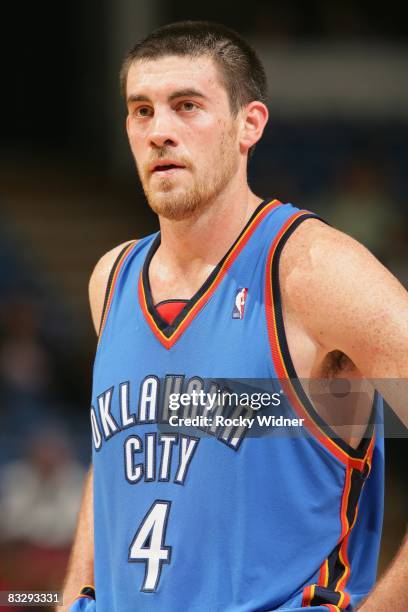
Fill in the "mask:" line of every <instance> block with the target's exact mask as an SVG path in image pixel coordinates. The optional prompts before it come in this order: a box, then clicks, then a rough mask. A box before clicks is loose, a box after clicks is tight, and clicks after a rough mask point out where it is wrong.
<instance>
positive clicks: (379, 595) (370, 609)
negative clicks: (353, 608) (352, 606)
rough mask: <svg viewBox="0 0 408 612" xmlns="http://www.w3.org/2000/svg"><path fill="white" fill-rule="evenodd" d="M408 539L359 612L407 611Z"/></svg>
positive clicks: (407, 538)
mask: <svg viewBox="0 0 408 612" xmlns="http://www.w3.org/2000/svg"><path fill="white" fill-rule="evenodd" d="M407 584H408V537H406V538H405V540H404V542H403V544H402V546H401V548H400V550H399V552H398V554H397V556H396V557H395V559H394V561H393V563H392V565H391V567H390V568H389V569H388V571H387V572H386V574H385V576H384V577H383V578H382V579H381V580H380V581H379V582H378V584H377V586H376V587H375V589H374V591H373V592H372V593H371V594H370V595H369V596H368V598H367V599H366V600H365V601H364V602H363V604H362V605H361V607H360V608H358V610H359V612H389V611H390V610H392V611H393V612H404V611H405V610H406V609H407V590H406V589H407Z"/></svg>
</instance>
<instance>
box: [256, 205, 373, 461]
mask: <svg viewBox="0 0 408 612" xmlns="http://www.w3.org/2000/svg"><path fill="white" fill-rule="evenodd" d="M306 219H318V220H319V221H322V222H323V223H325V224H326V225H330V224H329V223H327V221H325V220H324V219H322V218H321V217H319V216H318V215H316V214H315V213H311V212H309V211H307V210H301V211H299V212H297V213H295V214H293V215H292V216H291V217H289V219H287V221H286V222H285V223H284V224H283V226H282V228H281V230H280V231H279V233H278V235H277V236H276V238H275V240H274V242H273V244H272V246H271V248H270V251H269V255H268V260H267V266H266V296H265V306H266V318H267V327H268V336H269V343H270V347H271V354H272V361H273V364H274V367H275V370H276V373H277V376H278V378H279V379H280V381H281V384H282V383H283V382H284V386H285V387H286V388H285V394H286V395H287V397H288V398H289V399H290V401H291V405H292V406H293V408H294V409H295V411H296V412H297V413H298V414H299V415H300V416H301V417H303V418H305V427H306V428H307V430H308V431H309V432H310V433H311V434H312V436H313V437H315V438H317V439H318V440H319V442H321V443H322V444H323V446H325V447H326V449H327V450H328V451H329V452H330V453H331V454H332V455H334V456H335V457H336V458H337V459H339V460H340V461H341V462H342V463H343V464H346V465H351V466H352V467H354V468H355V469H357V470H359V471H364V470H365V469H366V464H367V460H368V457H369V454H370V451H371V450H372V442H373V438H374V435H373V434H374V421H375V407H376V404H377V395H378V394H377V391H375V393H374V398H373V406H372V409H371V416H370V419H369V423H368V425H367V428H366V430H365V432H364V434H363V437H362V439H361V442H360V444H359V446H358V447H357V448H356V449H354V448H353V447H352V446H350V445H349V444H347V442H345V441H344V440H343V439H342V438H340V437H339V435H338V434H336V433H335V432H334V430H333V429H331V427H330V426H329V425H328V423H326V422H325V421H324V420H323V419H322V417H321V416H320V415H319V414H318V413H317V411H316V410H315V408H314V406H313V404H312V402H311V401H310V399H309V397H308V396H307V394H306V392H305V391H304V389H303V386H302V384H301V382H300V380H299V378H298V376H297V373H296V370H295V367H294V365H293V362H292V358H291V355H290V352H289V347H288V343H287V339H286V332H285V327H284V322H283V310H282V300H281V292H280V282H279V261H280V255H281V252H282V249H283V247H284V245H285V244H286V241H287V240H288V238H289V237H290V236H291V235H292V233H293V232H294V231H295V230H296V228H297V227H298V226H299V225H300V224H301V223H302V222H303V221H305V220H306Z"/></svg>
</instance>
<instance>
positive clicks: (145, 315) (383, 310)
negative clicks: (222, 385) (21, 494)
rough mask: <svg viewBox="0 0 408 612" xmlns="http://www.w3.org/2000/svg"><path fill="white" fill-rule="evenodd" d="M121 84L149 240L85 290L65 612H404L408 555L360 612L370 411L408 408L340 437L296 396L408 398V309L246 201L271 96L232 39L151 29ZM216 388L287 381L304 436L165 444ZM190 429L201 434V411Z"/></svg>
mask: <svg viewBox="0 0 408 612" xmlns="http://www.w3.org/2000/svg"><path fill="white" fill-rule="evenodd" d="M122 84H123V90H124V95H125V99H126V103H127V107H128V116H127V121H126V127H127V133H128V136H129V142H130V146H131V149H132V153H133V155H134V158H135V161H136V165H137V170H138V173H139V176H140V179H141V181H142V184H143V188H144V191H145V194H146V199H147V201H148V203H149V205H150V206H151V208H152V209H153V210H154V211H155V212H156V213H157V215H158V218H159V222H160V233H157V234H154V235H152V236H148V237H146V238H142V239H141V240H139V241H137V240H131V241H130V242H128V243H125V244H124V245H120V246H118V247H117V248H115V249H113V250H112V251H111V252H109V253H107V254H106V255H105V256H104V257H102V259H101V260H100V261H99V263H98V264H97V266H96V268H95V270H94V272H93V274H92V277H91V280H90V300H91V309H92V316H93V320H94V323H95V327H96V329H97V330H98V332H99V344H98V349H97V354H96V360H95V366H94V381H93V394H92V408H91V424H92V434H93V448H94V450H93V468H92V469H91V471H90V474H89V478H88V481H87V485H86V489H85V494H84V499H83V505H82V509H81V512H80V517H79V522H78V529H77V535H76V538H75V543H74V547H73V552H72V556H71V562H70V567H69V571H68V576H67V579H66V585H65V591H64V599H65V602H66V604H65V605H66V607H67V608H68V607H69V606H70V608H69V609H70V610H72V611H76V610H95V609H97V610H98V612H136V611H139V610H140V611H143V612H148V611H161V612H181V611H182V612H188V611H191V612H238V611H239V612H254V611H260V610H265V611H266V610H276V609H279V610H292V611H300V610H302V609H303V608H307V607H311V608H313V609H314V610H319V611H324V610H326V611H327V610H332V611H335V610H354V609H356V608H357V607H358V606H359V605H360V604H361V602H363V601H364V600H365V602H364V603H363V604H362V607H361V610H363V611H364V612H371V611H374V610H375V611H376V612H380V611H381V610H385V609H387V610H390V609H391V610H393V611H397V610H401V611H402V610H405V609H406V603H405V585H406V581H407V576H408V570H407V567H408V565H407V546H405V547H404V549H403V550H402V552H401V554H400V556H399V558H398V559H397V560H396V561H395V563H394V565H393V567H392V569H391V570H390V571H389V573H388V575H387V576H386V577H385V578H384V579H383V581H382V582H381V583H380V584H379V585H378V587H377V588H376V589H375V590H374V592H373V593H372V594H370V591H371V590H372V588H373V585H374V582H375V573H376V564H377V557H378V550H379V544H380V533H381V522H382V497H383V489H382V487H383V445H382V438H381V435H378V434H377V429H378V427H379V425H380V423H381V398H380V394H382V395H383V396H384V397H385V398H386V399H387V400H388V401H389V403H390V404H391V405H393V406H394V407H395V410H396V411H397V413H398V414H399V415H400V417H401V418H404V414H403V410H404V408H405V407H404V405H403V401H401V400H399V399H398V397H397V396H398V394H397V393H395V394H394V395H393V394H392V392H391V391H390V390H389V389H388V388H387V387H386V386H385V384H383V383H381V382H378V384H377V389H376V391H375V392H374V391H373V392H365V393H364V394H363V396H364V398H365V400H363V401H361V402H358V404H357V406H356V407H355V412H356V414H354V415H353V416H354V417H355V422H357V423H363V424H364V426H363V428H360V429H358V428H353V429H352V430H349V431H348V432H347V431H345V430H344V433H343V434H342V435H341V436H340V434H338V433H337V435H336V429H335V428H334V429H332V428H331V427H329V426H327V423H330V420H331V418H332V417H333V416H334V415H333V414H331V412H330V411H331V405H330V403H327V402H326V403H325V402H323V403H319V402H318V401H314V400H313V389H312V387H313V385H311V386H310V388H309V387H308V386H307V385H306V384H305V385H302V384H300V383H299V382H298V383H296V382H295V380H294V379H296V377H298V379H311V380H312V381H313V380H317V379H329V380H336V379H346V380H350V381H353V384H357V385H361V388H363V387H364V385H366V387H365V388H367V387H368V384H367V383H365V382H364V379H374V380H378V381H381V380H382V379H386V378H404V377H405V378H407V377H408V351H407V345H408V297H407V294H406V292H405V290H404V289H403V288H402V286H401V285H400V284H399V283H398V282H397V280H396V279H395V278H394V277H393V276H392V275H391V274H390V273H389V272H388V271H387V270H385V269H384V268H383V266H382V265H381V264H380V263H379V262H378V261H377V260H376V259H375V258H374V257H373V256H372V255H371V254H370V253H369V252H368V251H367V250H366V249H365V248H364V247H363V246H361V245H360V244H359V243H357V242H356V241H355V240H353V239H352V238H350V237H348V236H346V235H344V234H343V233H341V232H339V231H337V230H336V229H334V228H332V227H330V226H329V225H328V224H326V223H325V222H324V221H322V220H320V219H319V218H317V217H316V216H315V215H314V214H313V213H309V212H308V211H305V210H300V209H298V208H296V207H294V206H292V205H291V204H282V203H281V202H279V201H278V200H277V199H275V198H273V197H270V198H268V199H266V200H264V201H262V200H261V198H259V197H258V196H256V195H255V194H254V193H253V192H252V191H251V189H250V187H249V186H248V182H247V162H248V156H249V154H250V152H251V150H252V149H253V147H254V146H255V144H256V143H257V142H258V140H259V139H260V138H261V136H262V132H263V129H264V127H265V124H266V122H267V119H268V111H267V108H266V106H265V96H266V82H265V74H264V70H263V68H262V66H261V64H260V62H259V60H258V58H257V56H256V55H255V53H254V51H253V50H252V49H251V48H250V47H249V46H248V45H247V44H246V43H245V42H244V41H243V40H241V38H239V37H238V35H236V34H235V33H233V32H231V31H230V30H228V29H226V28H224V27H223V26H219V25H214V24H208V23H202V22H187V23H180V24H173V25H170V26H166V27H163V28H161V29H159V30H157V31H155V32H154V33H153V34H151V35H150V36H149V37H148V38H147V39H146V40H144V41H142V42H141V43H138V44H137V45H136V46H135V47H134V49H133V50H132V51H131V52H130V53H129V55H128V56H127V58H126V60H125V62H124V65H123V69H122ZM221 378H223V379H244V378H246V379H248V378H250V379H259V380H260V379H266V380H278V379H280V380H281V381H283V382H282V383H279V384H282V387H283V389H282V392H283V393H282V403H281V405H280V406H279V410H278V409H277V410H278V412H279V411H280V412H279V414H282V413H283V414H285V415H286V416H287V415H291V416H294V417H296V416H298V417H301V418H302V419H303V421H304V429H305V434H304V435H300V436H296V437H293V436H291V435H290V434H289V433H288V434H287V435H281V436H278V437H276V436H275V437H271V436H269V435H263V436H251V435H249V431H248V430H247V429H245V427H237V428H234V427H232V426H230V427H228V426H215V427H214V426H213V425H210V426H207V427H198V428H193V427H191V428H190V429H188V430H187V431H186V430H177V429H175V430H173V431H171V428H170V431H169V429H167V430H163V429H162V428H161V427H160V426H159V425H160V423H161V422H162V421H166V418H168V417H169V401H168V400H169V397H170V395H171V394H175V396H177V395H179V394H180V393H183V392H186V393H187V394H190V397H191V393H192V391H193V390H196V391H197V392H198V391H202V390H205V391H206V392H208V389H212V390H213V391H214V392H215V391H216V390H217V385H216V383H214V380H217V379H221ZM285 381H286V382H285ZM359 381H360V382H359ZM209 385H210V386H209ZM211 385H212V387H211ZM278 388H279V387H278ZM377 392H378V393H377ZM218 408H219V406H218ZM233 409H234V412H233V414H232V416H234V415H235V416H240V417H241V416H242V415H243V412H242V411H246V413H245V414H248V410H247V409H245V408H242V407H241V406H239V405H238V406H235V407H233ZM183 414H184V415H186V414H187V415H190V416H191V415H193V414H195V413H194V410H193V404H192V402H190V405H187V406H186V408H185V410H184V412H183ZM325 422H326V423H325ZM338 431H339V429H338V428H337V432H338ZM81 589H82V591H81ZM77 595H78V597H76V596H77ZM67 608H66V609H67Z"/></svg>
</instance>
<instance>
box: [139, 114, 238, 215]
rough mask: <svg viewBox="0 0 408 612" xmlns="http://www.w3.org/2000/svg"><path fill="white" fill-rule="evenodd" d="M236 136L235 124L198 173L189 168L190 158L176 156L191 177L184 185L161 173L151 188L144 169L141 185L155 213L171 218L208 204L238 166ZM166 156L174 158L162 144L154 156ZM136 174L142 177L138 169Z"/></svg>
mask: <svg viewBox="0 0 408 612" xmlns="http://www.w3.org/2000/svg"><path fill="white" fill-rule="evenodd" d="M235 136H236V130H235V129H234V126H233V129H231V130H230V131H229V132H228V131H225V132H224V133H223V135H222V137H221V138H220V143H219V147H218V154H217V156H216V159H211V160H210V162H209V163H208V166H207V167H206V169H205V170H203V171H201V172H200V175H199V176H197V174H196V173H194V172H192V170H191V164H190V160H188V159H185V158H179V157H177V162H178V163H180V164H182V165H183V166H185V167H186V171H187V172H189V173H190V177H192V179H193V180H192V181H191V182H190V184H188V185H187V186H186V185H181V186H179V185H177V184H176V181H177V180H178V179H177V178H176V179H174V178H173V177H163V178H161V179H160V181H156V182H155V186H154V187H153V188H152V187H150V186H149V175H148V173H147V172H146V174H145V175H144V180H143V179H142V187H143V191H144V192H145V195H146V199H147V201H148V204H149V206H150V208H151V209H152V210H153V211H154V212H155V213H156V214H157V215H159V216H161V217H164V218H166V219H170V220H172V221H182V220H183V219H188V218H191V217H193V216H196V215H198V214H200V213H202V212H203V211H204V210H205V209H207V208H209V206H210V205H211V204H212V202H214V200H215V199H216V198H217V197H218V196H219V195H220V193H222V192H223V191H224V189H225V188H226V186H227V185H228V183H229V182H230V180H231V178H232V177H233V176H234V175H235V174H236V172H237V170H238V166H239V156H238V153H235V151H236V138H235ZM165 157H170V158H172V159H174V155H172V150H171V148H169V147H163V148H162V149H161V150H160V153H159V155H158V157H157V159H158V160H160V158H165ZM153 161H154V160H153ZM139 174H140V176H141V177H142V174H141V173H140V172H139ZM150 178H151V177H150Z"/></svg>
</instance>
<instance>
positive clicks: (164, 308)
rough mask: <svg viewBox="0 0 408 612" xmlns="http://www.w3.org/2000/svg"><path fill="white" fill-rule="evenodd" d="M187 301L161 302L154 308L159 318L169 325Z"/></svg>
mask: <svg viewBox="0 0 408 612" xmlns="http://www.w3.org/2000/svg"><path fill="white" fill-rule="evenodd" d="M187 302H188V300H163V301H162V302H159V303H158V304H156V306H155V308H156V310H157V312H158V313H159V315H160V316H161V318H162V319H163V320H164V321H166V323H168V324H169V325H172V323H173V321H174V320H175V319H176V317H178V315H179V314H180V312H181V311H182V310H183V308H184V306H185V305H186V304H187Z"/></svg>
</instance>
